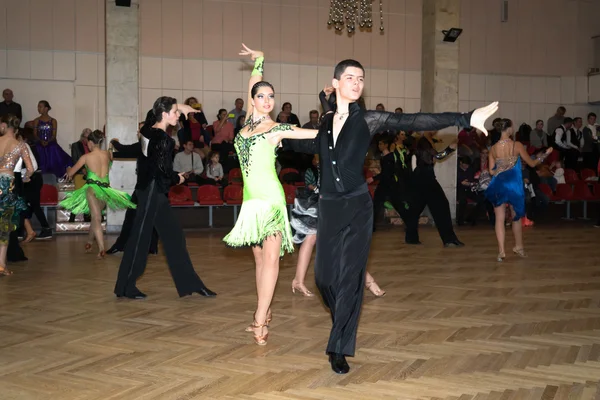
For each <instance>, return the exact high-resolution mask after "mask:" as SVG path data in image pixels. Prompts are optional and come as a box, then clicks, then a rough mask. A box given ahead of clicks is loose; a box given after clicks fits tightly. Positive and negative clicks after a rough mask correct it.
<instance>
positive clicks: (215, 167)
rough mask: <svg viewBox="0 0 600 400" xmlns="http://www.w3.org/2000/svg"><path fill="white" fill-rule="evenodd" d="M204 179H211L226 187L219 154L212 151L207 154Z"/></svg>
mask: <svg viewBox="0 0 600 400" xmlns="http://www.w3.org/2000/svg"><path fill="white" fill-rule="evenodd" d="M206 178H208V179H212V180H213V181H215V182H216V183H217V184H221V185H223V186H224V185H226V182H225V174H224V172H223V166H222V165H221V163H220V162H219V153H218V152H216V151H212V152H210V153H209V154H208V163H207V164H206Z"/></svg>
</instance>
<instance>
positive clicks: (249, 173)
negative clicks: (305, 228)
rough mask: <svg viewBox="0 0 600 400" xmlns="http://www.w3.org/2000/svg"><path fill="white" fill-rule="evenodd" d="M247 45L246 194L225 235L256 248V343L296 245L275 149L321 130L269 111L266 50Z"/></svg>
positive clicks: (242, 144)
mask: <svg viewBox="0 0 600 400" xmlns="http://www.w3.org/2000/svg"><path fill="white" fill-rule="evenodd" d="M243 47H244V48H243V50H242V51H241V52H240V55H248V56H250V57H251V58H252V60H254V61H255V64H254V71H253V72H252V75H251V77H250V82H249V85H248V86H249V90H248V101H247V103H246V104H247V105H248V112H247V114H246V115H247V116H248V118H247V120H246V123H245V125H244V127H243V128H242V130H241V131H240V132H239V134H238V135H237V136H236V138H235V143H234V145H235V149H236V151H237V154H238V158H239V160H240V167H241V169H242V177H243V180H244V197H243V203H242V207H241V210H240V215H239V217H238V220H237V222H236V224H235V226H234V227H233V229H232V230H231V232H229V234H228V235H227V236H225V238H224V239H223V240H224V241H225V243H226V244H227V245H228V246H231V247H248V246H249V247H252V252H253V253H254V260H255V262H256V290H257V293H258V305H257V308H256V312H255V313H254V321H253V323H252V324H251V325H250V326H248V328H246V331H247V332H253V333H254V340H255V342H256V344H258V345H265V344H267V337H268V335H269V333H268V325H269V322H270V321H271V318H272V314H271V312H270V306H271V301H272V299H273V292H274V291H275V284H276V283H277V276H278V275H279V258H280V257H281V256H283V255H284V254H285V253H286V252H288V253H291V252H293V248H294V247H293V246H294V245H293V241H292V231H291V228H290V222H289V220H288V215H287V208H286V202H285V194H284V192H283V188H282V186H281V183H280V182H279V178H278V176H277V172H276V171H275V157H276V154H275V152H276V150H277V146H278V145H279V141H280V140H281V139H282V138H287V134H288V133H289V134H290V135H289V136H290V137H293V138H296V139H310V138H314V137H316V135H317V130H315V129H301V128H297V127H295V126H291V125H288V124H279V123H276V122H274V121H272V120H271V118H270V117H269V113H270V112H272V111H273V109H274V106H275V100H274V98H275V95H274V89H273V86H272V85H271V84H270V83H268V82H265V81H263V80H262V75H263V64H264V56H263V53H262V52H260V51H254V50H251V49H249V48H248V47H246V46H245V45H243Z"/></svg>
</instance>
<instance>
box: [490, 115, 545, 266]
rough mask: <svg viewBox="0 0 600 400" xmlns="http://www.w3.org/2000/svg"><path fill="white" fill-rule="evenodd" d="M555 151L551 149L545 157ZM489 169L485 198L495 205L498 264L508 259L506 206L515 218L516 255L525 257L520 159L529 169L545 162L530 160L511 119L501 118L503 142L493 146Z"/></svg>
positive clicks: (523, 194)
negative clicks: (518, 139)
mask: <svg viewBox="0 0 600 400" xmlns="http://www.w3.org/2000/svg"><path fill="white" fill-rule="evenodd" d="M550 152H552V148H549V149H548V151H547V152H546V153H545V156H544V158H545V157H546V156H547V155H548V154H550ZM488 159H489V164H488V168H489V171H490V174H491V175H492V181H491V182H490V184H489V186H488V188H487V190H486V191H485V197H486V198H487V199H488V200H489V201H490V202H491V203H492V204H493V206H494V214H495V215H496V238H497V239H498V261H499V262H501V261H503V260H504V258H505V257H506V253H505V252H504V238H505V235H506V232H505V228H504V218H505V213H506V205H509V206H510V208H511V215H512V217H513V222H512V231H513V235H514V237H515V247H513V252H514V253H515V254H517V255H518V256H521V257H525V249H524V248H523V231H522V226H521V218H522V217H523V216H524V215H525V188H524V184H523V175H522V173H521V159H522V160H523V161H525V162H526V163H527V165H529V166H530V167H532V168H533V167H535V166H536V165H538V164H540V163H541V162H542V161H543V158H540V159H537V160H534V159H532V158H531V157H529V154H528V153H527V150H525V147H524V146H523V145H522V144H521V143H520V142H517V141H516V140H514V128H513V122H512V121H511V120H510V119H506V118H505V119H502V135H501V137H500V140H499V141H498V142H496V144H494V145H493V146H492V148H491V150H490V152H489V156H488Z"/></svg>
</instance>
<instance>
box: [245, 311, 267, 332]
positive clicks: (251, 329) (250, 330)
mask: <svg viewBox="0 0 600 400" xmlns="http://www.w3.org/2000/svg"><path fill="white" fill-rule="evenodd" d="M254 318H256V313H254ZM272 320H273V313H272V312H271V309H270V308H269V311H267V319H266V320H265V326H266V327H267V328H268V327H269V324H270V323H271V321H272ZM254 321H256V319H255V320H254ZM245 331H246V332H254V322H253V323H252V324H250V325H248V326H247V327H246V329H245Z"/></svg>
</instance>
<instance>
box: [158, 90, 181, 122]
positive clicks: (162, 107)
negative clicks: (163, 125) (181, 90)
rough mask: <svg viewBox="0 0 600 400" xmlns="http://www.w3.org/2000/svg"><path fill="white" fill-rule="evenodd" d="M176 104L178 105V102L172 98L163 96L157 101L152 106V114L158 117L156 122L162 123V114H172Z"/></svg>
mask: <svg viewBox="0 0 600 400" xmlns="http://www.w3.org/2000/svg"><path fill="white" fill-rule="evenodd" d="M175 104H177V100H175V99H174V98H172V97H168V96H162V97H159V98H158V99H156V101H155V102H154V105H153V106H152V113H153V114H154V116H155V117H156V122H162V113H164V112H166V113H169V112H171V109H172V108H173V105H175Z"/></svg>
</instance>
